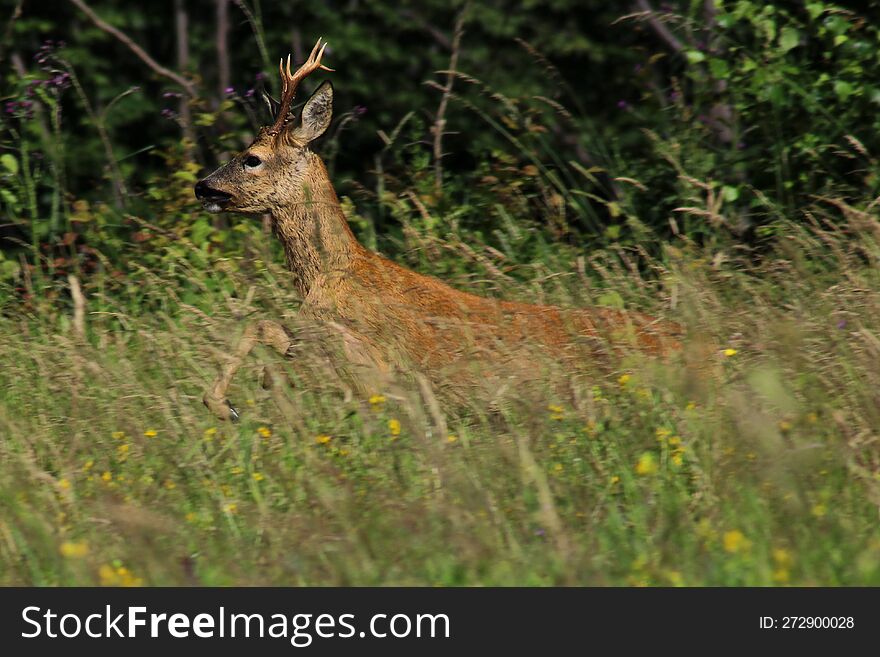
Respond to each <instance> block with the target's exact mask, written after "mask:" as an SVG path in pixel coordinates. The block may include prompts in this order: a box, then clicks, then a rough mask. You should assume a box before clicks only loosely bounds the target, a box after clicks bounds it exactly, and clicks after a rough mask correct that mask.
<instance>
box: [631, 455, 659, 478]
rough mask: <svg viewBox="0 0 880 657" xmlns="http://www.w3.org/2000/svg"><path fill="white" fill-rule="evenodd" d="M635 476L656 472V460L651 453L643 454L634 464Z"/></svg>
mask: <svg viewBox="0 0 880 657" xmlns="http://www.w3.org/2000/svg"><path fill="white" fill-rule="evenodd" d="M635 469H636V474H640V475H652V474H654V473H656V472H657V459H655V458H654V455H653V454H652V453H651V452H645V453H644V454H642V455H641V456H640V457H639V460H638V461H637V462H636V468H635Z"/></svg>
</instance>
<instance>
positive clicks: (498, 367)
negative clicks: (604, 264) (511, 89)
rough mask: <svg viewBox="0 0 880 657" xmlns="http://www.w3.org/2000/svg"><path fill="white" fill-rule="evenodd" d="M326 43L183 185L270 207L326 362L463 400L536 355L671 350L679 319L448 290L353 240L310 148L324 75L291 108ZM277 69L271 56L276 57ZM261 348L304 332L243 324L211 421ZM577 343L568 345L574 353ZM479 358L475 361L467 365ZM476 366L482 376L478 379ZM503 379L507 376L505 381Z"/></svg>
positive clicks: (364, 387) (358, 383)
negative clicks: (297, 111)
mask: <svg viewBox="0 0 880 657" xmlns="http://www.w3.org/2000/svg"><path fill="white" fill-rule="evenodd" d="M325 47H326V43H325V44H324V45H321V39H318V42H317V43H316V44H315V47H314V48H313V50H312V52H311V54H310V55H309V58H308V60H307V61H306V62H305V63H304V64H303V65H302V66H301V67H300V68H299V69H298V70H297V71H296V72H294V73H293V74H291V72H290V57H289V56H288V58H287V67H286V70H285V68H284V67H283V66H279V68H280V71H281V79H282V96H281V101H280V103H279V102H277V101H275V100H273V99H271V98H269V97H268V96H265V99H266V101H267V103H268V104H269V107H270V111H272V113H273V114H274V123H273V124H272V125H271V126H269V127H264V128H261V129H260V131H259V134H258V135H257V137H256V139H255V140H254V142H253V143H252V144H251V145H250V146H249V147H248V148H246V149H245V150H244V151H243V152H242V153H240V154H239V155H237V156H236V157H234V158H233V159H232V160H231V161H230V162H229V163H228V164H226V165H224V166H222V167H220V168H219V169H217V170H216V171H214V172H213V173H212V174H211V175H209V176H208V177H206V178H205V179H203V180H201V181H199V182H198V183H197V184H196V186H195V194H196V197H197V198H198V199H200V200H201V201H202V202H203V204H204V207H205V208H206V209H207V210H208V211H210V212H220V211H231V212H238V213H243V214H256V215H259V214H263V213H268V214H270V215H271V221H272V227H273V231H274V233H275V235H276V236H277V238H278V239H279V240H280V241H281V243H282V244H283V246H284V252H285V256H286V260H287V267H288V269H289V270H290V272H291V274H292V281H293V284H294V285H295V286H296V289H297V291H298V292H299V294H300V296H301V298H302V302H303V303H302V307H301V309H300V311H299V317H301V318H303V319H304V320H306V321H307V323H308V325H311V326H313V327H323V329H326V330H325V331H324V332H323V337H322V338H321V339H319V340H315V341H313V342H312V344H313V345H314V346H316V347H319V348H322V347H324V346H326V345H325V344H324V343H325V342H326V340H327V339H328V338H330V337H334V338H335V341H336V342H337V343H338V345H339V347H341V348H340V349H339V350H337V352H336V353H335V359H336V361H337V362H336V363H334V366H336V367H337V368H338V369H340V370H342V371H343V372H344V375H345V378H347V379H348V380H349V382H350V383H352V384H354V386H355V387H356V388H357V390H358V391H359V392H361V393H363V394H365V395H367V394H371V393H378V392H380V391H382V390H383V389H384V386H386V385H387V384H388V382H389V379H390V378H391V377H392V376H393V375H394V373H395V372H415V374H416V376H418V377H420V378H419V380H420V383H421V382H423V381H425V380H427V381H428V382H430V384H431V385H434V386H437V388H438V389H442V388H443V387H444V385H443V382H447V383H449V382H451V383H452V384H454V385H452V386H449V385H447V386H446V387H447V388H450V387H451V388H455V389H457V393H458V394H459V395H460V396H461V397H463V398H469V397H471V396H473V395H474V394H476V393H475V391H474V390H473V389H474V388H476V387H487V386H489V387H492V388H495V389H497V388H498V387H499V386H503V385H510V384H511V380H512V378H513V377H514V376H515V375H514V372H516V373H517V375H516V376H519V375H521V374H524V373H531V374H532V376H534V375H535V364H536V363H537V360H536V359H538V358H540V357H541V354H544V355H548V356H550V357H551V358H552V359H554V360H555V361H557V362H559V361H560V360H569V361H570V359H571V358H573V357H578V358H583V357H586V358H587V359H590V358H592V357H595V356H596V355H599V354H600V353H601V352H602V351H603V350H606V349H607V348H608V345H611V348H612V349H613V348H614V347H615V345H617V346H619V345H622V344H624V343H627V344H630V345H633V346H635V347H636V348H638V349H640V350H642V351H646V352H649V353H653V354H664V353H666V352H668V351H669V350H670V349H674V348H677V346H678V342H677V340H676V337H675V336H676V334H677V333H678V327H677V326H676V325H674V324H673V323H670V322H662V321H660V320H656V319H654V318H651V317H649V316H647V315H643V314H640V313H635V312H625V311H622V310H613V309H608V308H592V309H580V310H562V309H560V308H557V307H553V306H538V305H529V304H524V303H513V302H507V301H501V300H497V299H491V298H484V297H479V296H476V295H473V294H468V293H465V292H461V291H459V290H456V289H454V288H452V287H449V286H448V285H446V284H444V283H442V282H441V281H439V280H437V279H435V278H431V277H429V276H423V275H421V274H417V273H415V272H413V271H410V270H409V269H406V268H404V267H402V266H400V265H398V264H396V263H394V262H391V261H390V260H387V259H386V258H384V257H382V256H380V255H378V254H376V253H373V252H371V251H370V250H368V249H367V248H365V247H364V246H362V245H361V244H360V243H359V242H358V241H357V239H356V238H355V236H354V234H353V233H352V231H351V229H350V228H349V226H348V223H347V222H346V219H345V216H344V214H343V212H342V209H341V207H340V204H339V201H338V199H337V196H336V193H335V191H334V189H333V185H332V184H331V182H330V179H329V176H328V173H327V169H326V168H325V167H324V164H323V162H322V161H321V159H320V158H319V157H318V156H317V155H316V154H314V153H313V152H312V151H311V150H310V149H309V144H310V143H311V142H312V141H314V140H315V139H317V138H318V137H320V136H321V135H322V134H323V133H324V131H325V130H327V127H328V126H329V125H330V119H331V115H332V101H333V87H332V86H331V84H330V83H329V82H328V81H324V82H323V83H322V84H321V85H320V86H319V87H318V88H317V90H316V91H315V92H314V94H312V96H311V97H310V98H309V99H308V101H307V102H306V103H305V105H304V106H303V109H302V112H301V116H300V119H299V121H298V122H296V121H294V117H293V115H292V106H293V99H294V95H295V93H296V89H297V86H298V84H299V83H300V82H301V81H302V80H303V78H305V77H306V76H307V75H309V74H310V73H313V72H314V71H316V70H318V69H324V70H327V71H330V70H332V69H329V68H327V67H326V66H324V65H322V64H321V56H322V55H323V52H324V48H325ZM282 64H283V60H282ZM257 343H262V344H266V345H268V346H271V347H272V348H274V349H275V350H277V351H278V352H279V353H280V354H282V355H284V356H292V355H294V353H295V351H296V350H297V349H299V348H302V345H303V344H304V338H303V335H300V334H299V333H297V332H295V331H293V330H291V329H290V328H289V327H284V326H282V325H280V324H278V323H276V322H273V321H268V320H262V321H257V322H254V323H252V324H250V325H249V326H248V327H247V328H246V329H245V332H244V336H243V337H242V339H241V342H240V343H239V345H238V347H237V348H236V349H235V352H234V355H233V358H232V359H230V362H229V363H228V364H227V365H226V366H225V367H224V368H223V369H222V372H221V375H220V376H219V378H218V379H217V380H216V381H215V382H214V384H213V385H211V387H210V388H209V389H208V391H207V392H206V394H205V397H204V402H205V405H206V406H207V407H208V408H209V409H210V410H211V411H212V412H213V413H215V414H216V415H217V416H218V417H220V418H221V419H236V418H237V416H238V414H237V413H236V411H235V410H234V408H233V407H232V405H231V404H230V403H229V402H228V401H227V399H226V391H227V388H228V386H229V384H230V382H231V380H232V377H233V376H234V374H235V372H236V370H237V369H238V367H239V366H240V365H241V363H242V361H243V360H244V358H245V357H246V356H247V354H248V353H249V352H250V350H251V349H252V348H253V347H254V346H255V345H256V344H257ZM578 347H580V349H579V348H578ZM473 364H478V365H479V366H481V367H482V369H479V368H478V369H476V370H475V369H474V368H473V367H472V365H473ZM487 373H488V374H487ZM513 385H517V384H516V383H513Z"/></svg>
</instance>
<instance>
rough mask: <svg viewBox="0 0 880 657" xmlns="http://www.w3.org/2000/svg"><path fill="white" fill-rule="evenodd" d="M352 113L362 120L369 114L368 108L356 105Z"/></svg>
mask: <svg viewBox="0 0 880 657" xmlns="http://www.w3.org/2000/svg"><path fill="white" fill-rule="evenodd" d="M351 113H352V114H354V115H355V117H357V118H360V117H362V116H363V115H364V114H366V113H367V108H366V107H365V106H364V105H355V106H354V109H353V110H351Z"/></svg>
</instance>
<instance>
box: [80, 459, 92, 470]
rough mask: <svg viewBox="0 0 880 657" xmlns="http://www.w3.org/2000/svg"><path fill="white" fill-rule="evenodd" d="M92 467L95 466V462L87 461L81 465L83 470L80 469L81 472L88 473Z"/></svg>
mask: <svg viewBox="0 0 880 657" xmlns="http://www.w3.org/2000/svg"><path fill="white" fill-rule="evenodd" d="M94 465H95V462H94V461H92V460H91V459H89V460H88V461H86V462H85V463H84V464H83V468H82V469H83V472H88V471H89V470H91V469H92V468H93V467H94Z"/></svg>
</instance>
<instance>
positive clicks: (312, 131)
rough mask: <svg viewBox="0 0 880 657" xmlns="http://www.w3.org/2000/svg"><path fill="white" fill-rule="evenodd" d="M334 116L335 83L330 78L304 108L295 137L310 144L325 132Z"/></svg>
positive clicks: (294, 133)
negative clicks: (331, 82)
mask: <svg viewBox="0 0 880 657" xmlns="http://www.w3.org/2000/svg"><path fill="white" fill-rule="evenodd" d="M332 118H333V85H332V84H330V81H329V80H325V81H324V82H322V83H321V86H319V87H318V88H317V89H316V90H315V93H313V94H312V97H311V98H309V99H308V100H307V101H306V104H305V105H304V106H303V109H302V118H301V119H300V122H299V125H298V126H297V127H296V128H295V129H294V131H293V137H294V138H295V139H296V140H297V141H298V142H300V143H303V144H308V143H309V142H310V141H312V140H314V139H317V138H318V137H320V136H321V135H323V134H324V131H325V130H327V128H328V127H329V126H330V119H332Z"/></svg>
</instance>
